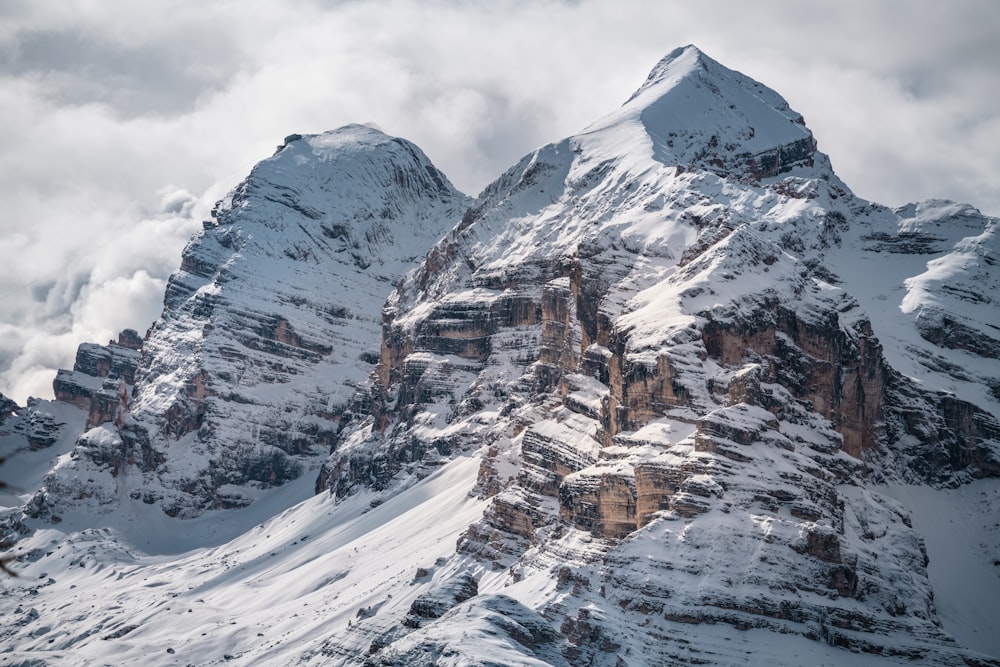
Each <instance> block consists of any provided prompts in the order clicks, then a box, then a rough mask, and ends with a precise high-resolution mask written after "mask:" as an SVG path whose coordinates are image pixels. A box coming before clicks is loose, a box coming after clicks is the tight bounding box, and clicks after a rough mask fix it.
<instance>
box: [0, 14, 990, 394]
mask: <svg viewBox="0 0 1000 667" xmlns="http://www.w3.org/2000/svg"><path fill="white" fill-rule="evenodd" d="M918 5H919V6H918ZM998 37H1000V3H998V2H990V1H988V0H987V1H981V0H969V1H956V0H952V1H951V2H947V3H914V2H911V1H909V0H899V1H890V0H883V1H880V2H879V1H873V0H838V1H837V2H829V1H824V0H810V1H809V2H791V1H781V0H775V1H773V2H745V0H733V1H725V2H724V1H721V0H720V1H711V0H701V1H700V2H698V3H689V2H683V3H682V2H658V1H652V0H650V1H646V2H642V1H637V0H614V1H612V0H606V1H597V0H595V1H587V0H578V1H566V2H555V1H553V2H543V1H540V0H524V1H515V0H491V2H474V1H472V0H453V1H451V2H445V1H440V2H428V1H421V2H417V1H415V0H398V1H393V0H388V1H383V2H333V1H330V2H322V1H320V0H313V1H306V0H301V1H298V2H293V1H286V2H277V1H270V2H269V1H264V0H217V1H216V0H200V1H198V2H195V1H193V0H192V1H190V2H182V1H180V0H143V2H135V1H134V0H102V1H101V2H89V1H85V0H78V1H77V2H72V1H69V0H67V1H65V2H62V1H56V0H2V2H0V127H3V129H4V138H3V141H2V142H0V202H2V208H0V392H3V393H4V394H7V395H8V396H11V397H13V398H15V399H16V400H18V401H19V402H22V403H23V402H24V400H25V398H26V397H27V396H28V395H29V394H31V395H36V396H43V397H47V396H50V395H51V382H52V378H53V376H54V371H55V369H56V368H59V367H69V366H71V365H72V359H73V355H74V352H75V349H76V346H77V345H78V344H79V343H80V342H82V341H96V342H102V343H104V342H107V340H108V339H109V338H111V337H112V336H113V335H114V334H115V332H116V331H118V330H119V329H122V328H124V327H133V328H136V329H138V330H139V331H140V333H142V332H144V331H145V329H146V327H148V326H149V324H150V323H151V322H152V321H153V320H154V319H155V318H156V316H157V315H158V314H159V310H160V307H161V301H162V293H163V287H164V285H165V281H166V278H167V277H168V276H169V274H170V273H171V272H172V271H173V270H174V269H175V268H176V267H177V266H178V265H179V261H180V251H181V248H182V247H183V245H184V243H185V242H186V240H187V238H188V237H189V236H190V235H191V234H192V233H193V232H194V231H196V230H197V229H198V228H199V227H200V221H201V220H202V219H205V218H206V217H207V216H208V212H209V211H210V209H211V206H212V204H213V203H214V202H215V201H216V200H217V199H219V198H220V197H221V196H222V195H223V194H225V192H226V191H227V190H229V189H230V188H231V187H233V186H234V185H236V184H237V183H238V182H239V181H240V180H241V179H242V178H243V177H244V176H246V174H247V173H248V172H249V170H250V168H251V167H252V166H253V164H254V163H255V162H257V161H258V160H260V159H262V158H265V157H267V156H269V155H270V154H272V153H273V151H274V148H275V146H276V145H277V144H279V143H280V142H281V140H282V139H283V137H284V136H285V135H288V134H291V133H293V132H299V133H307V132H320V131H323V130H327V129H332V128H335V127H338V126H340V125H343V124H346V123H349V122H375V123H377V124H378V126H379V127H381V128H382V129H383V130H385V131H386V132H388V133H390V134H394V135H398V136H402V137H405V138H407V139H410V140H411V141H414V142H415V143H417V144H418V145H419V146H420V147H421V148H423V150H424V151H425V152H426V153H427V154H428V155H429V156H430V157H431V159H432V160H434V162H435V163H436V164H437V165H438V167H440V168H441V169H442V170H443V171H444V172H445V173H446V174H448V176H449V177H450V178H451V180H452V181H453V182H454V183H455V184H456V185H457V186H458V187H459V188H460V189H462V190H464V191H465V192H467V193H469V194H473V195H474V194H476V193H477V192H478V191H479V190H480V189H481V188H482V187H483V186H485V185H486V184H487V183H488V182H489V181H491V180H492V179H493V178H495V177H496V176H497V175H499V173H500V172H501V171H502V170H503V169H505V168H506V167H507V166H509V165H510V164H511V163H513V162H514V161H515V160H516V159H518V158H519V157H521V156H522V155H523V154H525V153H527V152H528V151H530V150H532V149H533V148H535V147H536V146H538V145H541V144H544V143H548V142H550V141H555V140H558V139H561V138H563V137H565V136H568V135H570V134H573V133H575V132H576V131H578V130H580V129H581V128H582V127H584V126H585V125H587V124H589V123H590V122H591V121H593V120H595V119H597V118H598V117H600V116H602V115H603V114H605V113H607V112H609V111H611V110H612V109H614V108H615V107H617V106H618V105H620V104H621V103H622V102H624V101H625V99H627V97H628V96H629V94H630V93H631V92H632V91H633V90H634V89H635V88H637V87H638V86H639V85H640V84H641V83H642V82H643V80H644V79H645V77H646V74H647V73H648V71H649V70H650V68H651V67H652V66H653V65H654V64H655V63H656V62H657V60H659V59H660V58H661V57H662V56H663V55H665V54H666V53H668V52H669V51H670V50H672V49H673V48H674V47H676V46H681V45H684V44H689V43H694V44H696V45H697V46H699V47H700V48H701V49H702V50H703V51H705V52H706V53H708V54H709V55H710V56H712V57H713V58H715V59H716V60H719V61H720V62H722V63H723V64H725V65H727V66H729V67H731V68H733V69H737V70H740V71H742V72H744V73H745V74H748V75H750V76H752V77H754V78H755V79H757V80H759V81H761V82H762V83H764V84H766V85H768V86H770V87H772V88H774V89H776V90H777V91H778V92H779V93H781V94H782V95H783V96H784V97H785V98H786V99H787V100H788V101H789V103H790V104H791V106H792V107H793V108H794V109H795V110H797V111H798V112H800V113H802V114H803V115H804V116H805V119H806V123H807V124H808V126H809V127H810V128H811V129H812V131H813V133H814V134H815V136H816V138H817V140H818V142H819V147H820V149H821V150H822V151H824V152H826V153H827V154H829V155H830V156H831V158H832V161H833V165H834V168H835V169H836V170H837V172H838V174H839V175H840V176H841V178H843V179H844V180H845V181H846V182H847V183H848V184H849V185H850V186H851V187H852V188H853V189H854V190H855V192H857V193H858V194H859V195H861V196H863V197H867V198H869V199H873V200H876V201H879V202H882V203H885V204H888V205H899V204H902V203H905V202H908V201H912V200H918V199H925V198H929V197H943V198H949V199H956V200H960V201H966V202H969V203H972V204H974V205H976V206H977V207H979V208H980V209H981V210H983V211H984V212H986V213H989V214H991V215H998V214H1000V179H998V173H1000V114H998V108H1000V67H998V64H1000V39H998Z"/></svg>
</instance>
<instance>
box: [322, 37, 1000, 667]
mask: <svg viewBox="0 0 1000 667" xmlns="http://www.w3.org/2000/svg"><path fill="white" fill-rule="evenodd" d="M622 146H628V147H630V149H629V152H624V153H623V152H622V150H621V148H620V147H622ZM932 225H938V226H941V227H944V228H947V229H948V230H949V231H948V233H947V234H938V235H932V234H930V232H927V231H926V230H925V229H924V228H926V227H928V226H932ZM997 225H998V221H997V220H995V219H990V218H986V217H984V216H982V215H980V214H979V213H978V212H975V211H974V210H971V209H968V208H962V207H957V206H954V205H952V204H950V203H942V202H928V203H925V204H921V205H918V206H915V207H910V208H907V209H901V210H899V211H890V210H888V209H886V208H884V207H880V206H877V205H873V204H870V203H868V202H865V201H863V200H860V199H858V198H857V197H855V196H854V195H853V194H852V193H851V192H850V191H849V190H848V189H847V187H846V186H845V185H844V184H843V183H841V182H840V181H839V179H838V178H837V177H836V176H835V175H834V174H833V172H832V170H831V169H830V166H829V163H828V160H827V158H826V157H825V156H824V155H823V154H822V153H819V152H817V151H816V144H815V141H814V140H813V138H812V135H811V134H810V133H809V131H808V129H806V128H805V126H804V124H803V122H802V119H801V117H800V116H798V114H796V113H794V112H793V111H791V110H790V109H789V108H788V106H787V104H786V103H785V102H784V101H783V100H782V99H781V98H780V97H779V96H778V95H777V94H776V93H774V92H773V91H770V90H768V89H766V88H764V87H763V86H760V84H757V83H756V82H752V81H750V80H749V79H747V78H746V77H744V76H742V75H740V74H738V73H735V72H732V71H730V70H727V69H725V68H724V67H722V66H721V65H719V64H718V63H716V62H714V61H712V60H710V59H708V58H707V57H705V56H704V55H703V54H701V53H700V52H698V51H697V50H696V49H693V48H688V49H683V50H679V51H677V52H675V53H673V54H671V55H670V56H668V58H666V59H665V60H664V61H663V62H662V63H661V64H660V65H659V66H658V67H657V68H656V70H654V72H653V74H652V75H651V76H650V79H649V80H648V81H647V83H646V84H645V85H644V86H643V87H642V88H641V89H640V90H639V91H638V92H637V93H636V94H635V95H634V96H633V97H632V98H631V99H630V100H629V101H628V102H627V103H626V104H625V105H624V106H623V107H622V109H621V110H620V111H618V112H616V113H614V114H612V115H611V116H609V117H608V118H606V119H604V120H602V121H600V122H598V123H596V124H595V125H593V126H591V127H590V128H587V129H586V130H585V131H584V132H583V133H581V134H580V135H578V136H576V137H573V138H570V139H567V140H565V141H563V142H560V143H558V144H552V145H549V146H546V147H543V148H541V149H539V150H538V151H536V152H534V153H532V154H531V155H529V156H527V157H526V158H524V159H523V160H522V161H521V162H520V163H519V164H518V165H516V166H515V167H514V168H512V169H511V170H510V171H508V172H507V173H506V174H504V175H503V176H502V177H501V178H500V179H499V180H497V181H496V182H495V183H493V184H492V185H491V186H489V187H488V188H487V189H486V190H485V191H484V192H483V194H482V195H481V196H480V198H479V199H478V200H477V201H476V202H475V204H474V205H473V206H472V208H471V209H469V211H468V212H467V213H466V215H465V216H464V218H463V220H462V222H461V224H460V225H459V226H457V227H456V228H455V229H454V230H452V231H451V232H450V233H449V234H448V235H447V236H446V237H445V238H444V239H443V240H442V241H441V242H440V243H438V244H437V245H436V246H435V248H434V249H433V250H432V252H431V253H430V254H429V255H428V257H427V260H426V261H425V263H424V264H423V265H422V266H421V267H420V268H419V269H418V270H417V271H416V272H415V273H413V274H410V275H409V276H408V277H407V278H406V279H405V280H404V281H403V282H402V283H401V284H400V285H399V288H398V290H397V291H396V292H395V293H394V294H393V295H392V296H391V297H390V299H389V301H388V302H387V305H386V308H385V310H384V313H383V337H382V349H381V354H380V358H379V363H378V367H377V370H376V373H375V374H374V375H373V376H372V381H371V384H370V386H369V387H368V388H367V389H366V390H365V391H364V392H362V393H361V394H360V395H359V396H358V397H357V398H356V406H357V409H356V410H355V417H354V421H352V422H351V424H350V425H349V426H348V427H347V428H346V429H345V431H344V432H343V433H342V434H341V436H340V437H339V438H338V441H337V444H336V447H335V450H334V453H333V454H332V455H331V457H330V459H329V460H328V461H327V463H326V464H325V465H324V468H323V471H322V472H321V475H320V479H319V483H318V486H319V488H330V489H331V490H332V491H333V492H335V493H336V494H340V495H344V494H348V493H350V492H351V490H352V489H354V488H356V487H357V486H359V485H369V486H372V487H374V488H375V489H391V488H394V485H399V484H406V483H408V481H412V479H413V478H414V476H417V477H419V476H421V475H425V474H427V473H428V472H430V471H431V470H433V469H434V466H435V465H436V464H437V463H438V462H439V460H440V458H441V457H443V456H449V455H451V454H453V453H456V452H461V451H470V450H473V449H476V448H479V447H482V446H484V445H485V446H486V449H485V450H484V451H485V452H486V456H485V459H484V462H483V466H482V469H481V471H480V488H481V490H482V492H483V493H484V494H485V495H487V496H492V504H491V506H490V508H489V509H488V510H487V511H486V513H485V516H484V519H483V521H482V522H481V523H479V524H476V525H474V526H471V527H470V529H469V530H468V531H467V532H466V533H465V535H463V537H462V539H461V540H460V542H459V552H460V554H464V555H467V556H470V557H472V558H474V559H476V560H478V561H480V562H483V563H486V564H488V566H489V567H491V568H493V569H496V570H504V569H506V570H508V571H509V572H510V573H511V578H510V580H509V582H508V584H509V585H510V586H511V588H510V589H509V590H518V586H519V585H520V584H519V583H518V582H521V581H528V580H533V581H535V583H534V584H531V586H536V587H537V586H540V585H541V584H539V583H538V580H539V579H545V578H546V577H551V576H552V575H551V569H550V568H551V567H552V565H553V563H557V562H560V561H561V562H566V561H571V562H576V563H578V564H587V565H586V566H585V567H584V569H583V570H582V571H585V572H588V573H589V575H588V576H587V577H586V579H587V580H586V584H584V583H580V584H579V585H577V586H574V593H573V595H571V596H569V597H566V596H559V595H555V594H553V596H552V597H551V604H550V605H549V606H548V607H546V608H544V609H542V610H540V611H541V613H542V615H543V616H545V617H546V618H548V619H549V620H550V622H552V623H553V624H555V625H557V626H559V627H560V630H561V632H562V633H563V635H564V637H566V638H567V641H568V645H565V646H563V647H562V648H561V653H562V655H563V657H564V659H566V660H568V661H569V662H570V663H571V664H585V663H586V662H587V661H593V664H614V662H613V660H611V658H610V657H609V656H610V655H614V654H616V653H617V655H618V656H619V658H621V655H622V654H621V653H620V652H618V648H620V647H622V646H632V647H636V646H643V647H647V648H643V649H641V650H642V655H643V656H644V658H643V659H645V660H647V661H649V662H651V663H653V664H667V663H671V662H674V661H676V662H681V663H683V662H688V659H686V658H682V657H681V656H682V653H683V651H681V649H680V648H679V647H680V645H679V644H672V643H671V641H670V640H669V638H670V637H671V636H675V635H677V634H678V633H677V632H676V627H677V624H713V625H714V624H720V623H721V624H728V625H731V626H734V627H737V628H751V627H755V628H764V629H768V630H771V631H774V632H779V633H794V634H800V635H803V636H806V637H809V638H813V639H820V640H823V641H827V642H830V643H833V644H836V645H840V646H845V647H848V648H850V649H852V650H858V651H869V652H873V653H885V654H891V653H893V652H894V651H902V653H900V655H905V656H906V657H920V658H923V659H927V660H938V659H940V660H944V661H952V662H954V661H957V660H960V659H961V658H959V657H958V656H959V655H961V650H960V649H958V648H956V647H955V646H954V645H953V644H952V643H951V640H950V639H949V638H948V637H947V636H946V635H945V634H944V633H943V632H942V631H941V629H940V624H939V623H938V621H937V619H936V616H935V611H934V606H933V602H932V599H931V594H930V586H929V583H928V580H927V574H926V562H925V560H926V557H925V555H924V553H923V551H922V545H921V543H920V540H919V538H918V537H917V536H916V534H915V533H913V531H912V530H911V529H910V527H909V525H908V519H907V518H906V516H905V515H902V514H900V512H899V510H898V509H897V507H896V505H895V504H894V503H893V502H892V501H890V500H889V499H887V498H885V497H883V496H882V495H880V494H879V493H877V492H875V491H873V490H871V489H870V488H869V483H870V482H872V481H878V480H883V479H888V478H893V479H900V478H902V479H909V480H917V479H919V480H924V481H926V482H935V483H942V482H943V483H951V484H954V483H960V482H961V481H963V480H967V479H970V478H972V477H976V476H989V475H996V474H997V471H998V464H1000V437H998V433H1000V430H998V421H997V418H996V415H997V414H1000V402H998V400H997V392H996V391H993V393H991V390H990V387H995V386H997V381H996V378H997V377H1000V367H998V366H996V364H995V363H993V359H994V358H995V355H993V354H992V347H990V346H991V345H992V344H991V343H989V340H990V336H991V335H990V334H988V329H989V326H991V325H990V323H991V322H993V321H994V320H995V316H994V315H993V314H991V313H992V311H990V310H988V308H987V307H986V306H984V305H983V303H984V302H983V301H982V300H976V299H975V298H973V295H974V294H975V290H972V289H968V288H967V287H966V286H964V285H965V281H966V280H968V279H969V278H968V274H967V273H964V272H957V271H953V272H951V273H948V272H947V271H942V270H935V266H936V265H935V263H936V262H937V263H938V264H940V263H942V262H944V263H947V262H948V261H950V260H948V259H947V258H949V257H951V258H952V260H954V256H955V255H956V253H957V254H959V255H961V256H962V257H966V258H968V257H970V256H975V257H982V258H991V257H994V256H995V254H996V241H995V230H996V228H997ZM922 230H923V231H922ZM914 253H916V254H914ZM887 254H889V255H891V256H892V257H893V258H896V259H890V260H888V261H886V259H885V256H886V255H887ZM932 257H933V258H934V259H931V261H930V263H928V259H929V258H932ZM850 258H853V259H850ZM859 258H860V259H859ZM899 258H906V259H905V260H900V259H899ZM913 258H917V261H913ZM852 262H853V264H852ZM983 263H984V264H990V263H989V262H987V261H986V260H985V259H984V260H983ZM854 264H858V265H860V266H861V267H862V268H861V270H859V271H857V272H855V271H853V268H851V269H848V268H847V267H849V266H851V267H853V265H854ZM949 266H951V265H950V264H949ZM925 270H926V273H922V272H924V271H925ZM981 273H982V274H983V279H985V280H988V281H995V280H996V275H997V272H996V271H995V270H991V269H988V268H984V269H983V270H982V271H981ZM897 290H899V291H904V292H905V293H906V294H907V296H906V299H904V301H903V303H902V304H901V307H899V308H897V307H895V306H889V307H887V306H886V304H885V302H886V300H888V299H892V298H897V299H898V296H893V295H894V294H896V293H897ZM928 295H930V296H928ZM953 298H954V299H959V300H961V301H962V304H963V305H962V307H961V308H959V307H958V306H955V303H957V302H955V301H949V299H953ZM965 305H968V306H969V307H968V308H966V307H965ZM942 312H946V313H949V314H948V315H940V316H938V315H936V314H937V313H942ZM945 322H947V324H944V323H945ZM959 324H961V327H965V329H962V328H961V327H960V326H959ZM966 329H967V330H968V332H969V333H968V334H963V333H962V332H963V331H965V330H966ZM883 331H885V332H886V333H887V336H889V337H890V339H891V342H892V350H887V349H885V341H884V339H883V338H882V332H883ZM935 332H936V333H935ZM982 332H986V333H985V334H984V335H982V336H980V335H978V334H979V333H982ZM974 341H979V342H974ZM983 341H985V342H983ZM956 351H960V354H963V355H974V356H976V357H977V358H981V359H982V360H984V361H986V362H988V363H986V364H984V365H982V366H980V368H981V370H980V371H978V372H975V373H966V374H964V375H963V372H962V371H961V370H960V369H962V368H965V367H966V364H965V363H964V362H963V364H961V365H957V364H956V365H949V364H948V363H947V360H948V359H950V358H954V355H953V353H954V354H958V353H959V352H956ZM914 367H920V369H921V372H920V377H921V379H922V382H921V383H920V384H917V383H916V382H914V381H913V380H912V379H911V377H915V375H913V374H912V373H911V370H912V369H913V368H914ZM956 378H958V379H959V380H960V383H961V391H960V392H958V393H957V394H954V393H946V392H945V391H944V390H945V388H946V387H954V386H955V382H954V380H955V379H956ZM991 383H992V384H991ZM951 391H954V390H951ZM651 554H652V555H651ZM581 567H583V566H582V565H581ZM581 576H582V575H581ZM581 581H582V580H581ZM524 585H525V586H529V585H528V584H524ZM594 606H597V607H598V608H607V607H608V606H611V607H613V608H616V609H621V610H623V614H624V616H623V617H621V618H619V619H618V621H617V622H616V623H618V622H620V623H624V624H625V626H627V627H628V629H627V630H626V629H622V628H623V627H624V626H622V625H619V624H616V623H612V622H611V621H610V620H609V619H607V618H603V619H601V618H595V617H594V616H593V615H592V612H590V611H588V609H592V608H593V607H594ZM637 615H638V617H641V618H642V619H643V620H642V622H641V623H640V624H639V625H638V626H636V625H634V623H635V622H636V619H637ZM625 618H627V619H630V620H628V621H626V620H623V619H625ZM442 620H443V619H442ZM899 633H902V634H905V635H908V636H911V637H914V638H916V640H915V643H914V644H913V645H909V646H908V647H907V648H906V649H899V648H898V647H895V646H894V644H893V641H892V640H891V639H890V638H891V637H892V636H894V635H896V634H899ZM394 641H395V640H394ZM399 641H403V640H399ZM406 641H409V640H406ZM383 652H385V651H384V650H383ZM601 656H604V657H601ZM716 657H717V658H718V659H719V660H724V656H716ZM700 659H702V660H707V661H708V662H711V661H712V656H700ZM970 659H971V658H970ZM609 660H610V661H609Z"/></svg>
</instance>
